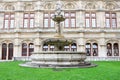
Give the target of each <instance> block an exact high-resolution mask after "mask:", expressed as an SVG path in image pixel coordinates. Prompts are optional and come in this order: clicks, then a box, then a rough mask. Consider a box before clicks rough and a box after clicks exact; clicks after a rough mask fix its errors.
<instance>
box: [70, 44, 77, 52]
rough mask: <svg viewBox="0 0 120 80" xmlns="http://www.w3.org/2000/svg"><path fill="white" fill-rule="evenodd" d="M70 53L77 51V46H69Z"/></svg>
mask: <svg viewBox="0 0 120 80" xmlns="http://www.w3.org/2000/svg"><path fill="white" fill-rule="evenodd" d="M71 51H77V45H76V43H73V44H72V45H71Z"/></svg>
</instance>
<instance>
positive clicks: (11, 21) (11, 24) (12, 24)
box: [10, 20, 14, 28]
mask: <svg viewBox="0 0 120 80" xmlns="http://www.w3.org/2000/svg"><path fill="white" fill-rule="evenodd" d="M10 28H14V20H10Z"/></svg>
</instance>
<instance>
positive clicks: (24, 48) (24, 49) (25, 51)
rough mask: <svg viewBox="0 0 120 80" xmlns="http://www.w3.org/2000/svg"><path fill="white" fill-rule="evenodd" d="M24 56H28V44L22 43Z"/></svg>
mask: <svg viewBox="0 0 120 80" xmlns="http://www.w3.org/2000/svg"><path fill="white" fill-rule="evenodd" d="M22 56H27V44H26V43H22Z"/></svg>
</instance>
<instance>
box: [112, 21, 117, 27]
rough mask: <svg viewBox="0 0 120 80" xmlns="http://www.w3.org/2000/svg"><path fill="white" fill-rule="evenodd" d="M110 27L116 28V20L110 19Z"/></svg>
mask: <svg viewBox="0 0 120 80" xmlns="http://www.w3.org/2000/svg"><path fill="white" fill-rule="evenodd" d="M112 27H116V19H112Z"/></svg>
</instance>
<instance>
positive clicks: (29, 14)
mask: <svg viewBox="0 0 120 80" xmlns="http://www.w3.org/2000/svg"><path fill="white" fill-rule="evenodd" d="M26 14H27V15H28V17H25V15H26ZM31 15H34V16H33V17H31ZM32 19H33V26H32V27H31V20H32ZM25 20H26V21H27V26H26V27H25V25H26V24H25ZM34 26H35V13H34V12H25V13H24V14H23V28H34Z"/></svg>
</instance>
